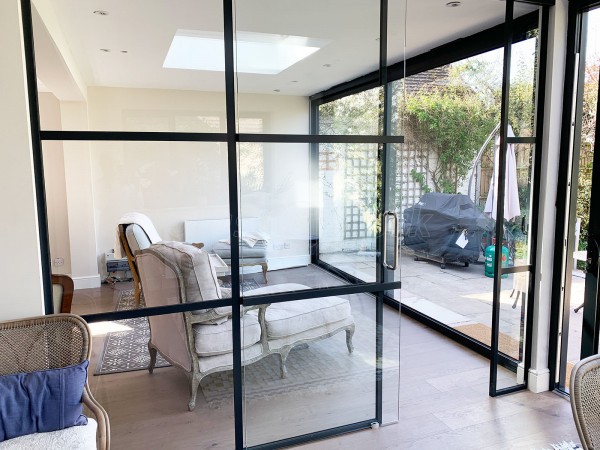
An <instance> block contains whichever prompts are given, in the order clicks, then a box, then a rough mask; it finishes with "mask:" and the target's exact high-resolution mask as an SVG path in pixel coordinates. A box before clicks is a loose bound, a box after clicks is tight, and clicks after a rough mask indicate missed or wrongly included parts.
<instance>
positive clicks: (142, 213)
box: [43, 141, 229, 312]
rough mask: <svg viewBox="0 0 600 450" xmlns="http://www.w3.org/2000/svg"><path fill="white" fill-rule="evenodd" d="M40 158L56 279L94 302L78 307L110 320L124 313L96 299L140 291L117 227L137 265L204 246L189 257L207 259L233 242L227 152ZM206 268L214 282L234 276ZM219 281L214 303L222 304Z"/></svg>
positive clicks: (130, 149)
mask: <svg viewBox="0 0 600 450" xmlns="http://www.w3.org/2000/svg"><path fill="white" fill-rule="evenodd" d="M43 155H44V162H45V168H46V176H45V187H46V191H47V193H48V195H47V203H48V225H49V242H50V254H51V261H52V270H53V272H54V273H63V274H69V275H71V277H72V278H73V279H74V280H75V288H76V289H82V290H83V291H84V292H87V293H88V295H87V296H82V297H79V299H80V301H82V302H85V305H84V304H80V305H79V307H83V308H88V309H89V310H93V311H94V312H99V310H100V311H113V310H115V309H116V308H117V307H118V305H117V304H116V303H115V302H112V301H110V302H104V301H100V300H98V299H97V298H96V295H97V289H98V288H102V289H105V288H106V289H109V290H110V289H115V290H116V289H124V288H127V289H135V284H136V283H135V277H136V276H137V271H136V270H134V269H135V265H134V266H133V267H132V265H131V264H130V262H129V261H128V259H127V251H126V248H125V247H124V246H123V245H122V244H121V241H120V239H118V238H117V236H118V231H119V225H125V229H124V230H123V231H124V233H125V240H126V241H127V244H128V249H129V250H130V251H131V253H132V257H135V254H136V252H137V251H139V250H141V249H144V248H147V247H149V246H150V244H151V243H153V242H159V241H175V242H176V243H184V242H188V243H196V244H200V243H204V247H203V248H202V250H199V249H197V248H194V247H191V246H187V247H186V248H187V250H186V251H189V252H191V253H190V254H195V252H196V253H202V254H204V253H206V252H211V251H212V250H213V248H212V246H213V244H212V243H214V242H218V240H219V239H222V238H226V237H227V236H228V234H229V225H228V224H229V207H228V181H227V180H228V177H227V154H226V145H225V144H222V143H187V142H77V141H65V142H62V141H47V142H44V143H43ZM205 192H210V193H211V195H202V193H205ZM214 220H220V221H221V222H219V224H221V226H220V227H219V226H216V227H215V226H213V223H214V222H213V221H214ZM136 223H137V224H138V225H139V226H140V227H141V229H142V230H143V231H142V232H141V234H140V233H139V231H135V230H136V228H135V227H133V226H132V225H131V224H136ZM130 227H131V229H129V228H130ZM128 230H129V231H128ZM190 247H191V248H190ZM210 258H211V261H212V263H213V266H214V267H215V270H216V272H217V274H218V275H222V274H224V273H226V272H227V271H228V267H227V265H226V264H224V263H223V262H222V261H219V260H217V259H215V258H216V257H215V256H214V255H213V256H210ZM207 269H208V270H209V272H210V270H211V268H210V267H208V268H207ZM213 279H214V283H213V288H212V291H211V292H213V294H211V295H210V296H209V297H210V298H212V299H214V298H218V297H219V296H220V294H219V292H220V290H219V286H218V285H217V279H216V276H215V278H213ZM215 296H217V297H215ZM188 297H189V298H190V300H191V299H193V298H194V299H196V301H199V300H201V299H205V300H206V299H207V298H205V297H206V296H205V297H202V296H201V298H197V297H193V298H192V296H190V295H188ZM139 304H140V305H141V306H143V305H144V303H143V296H142V297H141V298H140V303H139Z"/></svg>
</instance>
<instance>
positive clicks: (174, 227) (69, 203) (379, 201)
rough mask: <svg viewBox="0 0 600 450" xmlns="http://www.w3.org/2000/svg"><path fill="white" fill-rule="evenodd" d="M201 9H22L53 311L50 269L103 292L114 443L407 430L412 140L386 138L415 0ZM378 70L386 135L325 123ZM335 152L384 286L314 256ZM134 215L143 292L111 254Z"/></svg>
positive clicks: (234, 442) (100, 325)
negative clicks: (406, 180) (408, 7)
mask: <svg viewBox="0 0 600 450" xmlns="http://www.w3.org/2000/svg"><path fill="white" fill-rule="evenodd" d="M181 3H182V5H181V8H173V6H174V4H173V3H171V4H170V5H169V6H168V7H167V6H156V8H155V9H145V8H140V10H142V11H144V13H143V14H142V15H141V16H140V15H139V14H134V12H133V10H132V9H128V8H125V7H124V6H123V5H121V6H114V10H112V11H104V10H96V11H87V10H86V7H85V5H82V4H80V3H79V2H71V1H70V0H64V1H63V0H61V1H58V2H56V3H55V4H54V7H55V10H54V11H49V10H44V9H43V8H41V9H40V10H39V11H38V10H37V9H35V8H32V5H31V3H30V2H29V0H23V1H22V5H23V9H22V10H23V24H24V32H25V36H26V43H27V65H28V67H27V69H28V74H29V79H28V83H29V94H30V99H31V109H30V111H31V123H32V138H33V147H34V153H35V154H34V160H35V161H36V167H35V169H36V177H37V178H36V186H37V188H38V190H39V192H38V202H39V208H38V212H39V220H40V230H42V231H41V239H40V240H41V246H42V249H43V250H47V255H48V257H44V260H43V261H42V265H43V267H44V270H45V285H46V287H47V289H46V291H47V292H46V310H47V312H48V313H51V312H52V303H51V295H50V293H49V286H50V284H49V283H50V280H49V276H50V273H51V271H52V270H61V269H60V268H61V267H64V266H68V269H69V273H71V274H72V275H73V278H75V281H76V283H78V284H79V285H80V287H87V288H89V289H95V290H94V291H90V294H89V297H88V298H89V299H90V301H89V303H88V304H86V305H78V306H77V307H78V308H79V309H78V310H75V311H74V312H77V313H81V314H82V315H83V317H84V318H85V320H86V321H87V322H88V323H89V324H90V325H91V326H92V329H93V330H94V332H95V333H96V334H95V338H94V343H95V345H100V346H101V349H102V350H101V351H99V355H98V363H97V367H96V368H95V369H94V374H95V375H98V376H94V377H90V378H91V385H92V389H93V390H97V391H98V392H100V393H101V394H100V395H96V397H99V396H100V398H101V401H102V400H104V401H103V404H104V405H105V406H106V408H107V410H108V412H109V416H110V417H111V421H112V423H113V431H114V432H115V433H114V434H115V437H113V442H114V443H115V445H118V444H121V445H127V444H128V442H127V440H128V439H138V440H137V441H136V442H137V443H138V444H139V443H140V442H141V440H142V439H145V438H146V435H148V436H150V435H153V430H155V429H160V428H161V427H162V429H163V431H166V433H156V435H154V437H153V438H152V442H153V445H169V444H172V442H167V441H165V439H168V436H172V437H173V438H174V439H179V440H180V443H181V445H188V446H189V445H192V444H193V442H194V439H195V437H196V438H198V437H199V438H201V439H203V441H206V442H208V441H212V442H214V443H218V444H219V445H223V446H225V447H235V448H279V447H281V446H283V445H293V444H296V443H301V442H305V441H309V440H313V439H318V438H323V437H327V436H331V435H335V434H339V433H343V432H347V431H352V430H358V429H361V428H366V427H369V426H372V425H373V424H378V425H379V424H385V423H389V422H393V421H396V420H397V419H398V389H399V385H398V377H399V370H398V365H399V315H398V314H397V311H396V310H395V309H393V308H389V307H387V306H385V305H384V293H385V292H394V291H396V290H398V289H399V288H400V282H399V280H397V279H395V278H394V270H395V269H396V266H397V259H398V245H397V237H398V232H397V229H398V217H397V215H396V210H395V209H394V207H393V204H394V200H393V196H392V197H390V193H392V194H393V193H394V190H393V184H394V175H395V173H396V170H395V168H394V167H393V166H392V165H391V164H392V163H391V161H393V158H391V157H390V148H391V147H392V146H396V147H397V146H400V145H402V142H403V137H402V135H401V134H400V133H399V132H397V133H393V132H392V131H391V130H390V129H389V126H388V122H389V117H390V114H391V112H390V103H389V92H388V90H389V87H388V84H387V66H388V60H391V59H393V60H394V61H398V60H404V59H405V58H404V53H403V52H404V33H403V28H402V27H403V26H404V20H405V19H404V14H405V2H400V3H399V4H394V6H393V7H391V8H390V9H389V10H388V4H387V0H381V1H380V0H373V1H367V2H360V5H355V7H354V8H332V9H331V10H324V9H323V7H322V5H321V4H314V5H306V4H302V5H300V4H299V5H297V6H296V7H294V8H295V9H294V10H290V6H289V5H286V7H285V9H281V10H278V9H277V8H274V9H271V10H269V11H268V12H267V11H265V13H264V14H262V15H257V14H256V10H255V8H254V7H252V8H250V6H249V5H248V4H246V3H244V2H240V3H238V4H234V2H232V1H230V0H225V1H223V2H222V3H221V2H220V1H213V0H204V1H202V2H196V3H193V2H185V1H183V0H182V1H181ZM249 8H250V9H249ZM392 22H393V23H394V28H393V30H389V29H388V23H392ZM335 24H337V25H335ZM128 25H131V26H128ZM148 29H150V30H152V31H151V32H147V30H148ZM84 36H87V37H85V38H84ZM92 36H93V37H92ZM88 37H89V38H88ZM169 44H170V45H169ZM350 55H351V57H350ZM53 64H54V65H53ZM36 65H37V67H36ZM373 67H377V68H378V72H379V73H380V76H379V77H378V79H377V82H376V86H375V87H376V88H377V86H379V88H377V89H378V95H377V97H376V98H375V105H376V106H375V108H370V109H369V110H368V111H367V115H371V116H370V117H369V120H371V121H372V124H374V126H369V127H363V128H360V129H352V128H348V129H346V130H344V131H340V130H334V131H333V132H319V133H311V130H310V127H309V125H310V123H311V115H310V108H309V101H308V96H309V95H310V94H313V93H314V92H318V91H320V90H323V89H324V88H325V87H327V86H330V85H335V84H339V83H340V82H342V81H345V80H346V79H347V77H348V74H356V75H359V74H361V73H367V72H368V71H370V70H372V69H373ZM36 68H37V73H36ZM51 69H54V71H53V70H51ZM60 70H64V71H65V73H64V74H63V77H62V78H61V79H60V80H57V79H55V78H53V77H54V76H55V75H56V74H60V73H61V72H60ZM65 86H67V87H68V88H69V89H73V91H72V92H70V91H69V92H68V93H67V90H68V89H67V87H65ZM371 100H373V99H369V101H371ZM369 106H372V104H370V105H369ZM358 107H359V108H360V107H361V105H358ZM324 148H329V149H331V148H333V150H332V153H336V155H337V158H338V163H339V165H338V167H337V169H336V168H333V166H329V167H331V168H333V170H334V172H335V174H334V176H333V177H332V178H331V180H330V183H329V188H331V189H332V190H331V193H332V196H335V195H339V192H346V193H348V192H350V193H351V195H350V196H349V197H348V198H347V199H346V200H348V199H349V200H351V201H347V202H346V203H345V204H344V208H346V207H347V211H348V212H349V214H350V215H355V216H356V217H358V218H357V220H355V221H351V222H348V226H349V227H350V228H348V232H349V233H350V234H351V237H353V236H352V234H353V233H355V232H356V233H359V234H361V237H362V238H364V239H367V240H369V242H370V243H369V245H368V246H365V247H364V248H363V250H361V251H364V252H365V257H366V258H368V259H369V269H368V270H371V271H372V272H371V273H372V275H373V276H372V278H370V279H359V278H356V279H355V280H348V279H344V278H340V277H338V276H336V274H335V272H333V273H332V272H330V271H326V270H323V269H322V268H320V267H317V266H316V265H314V264H313V262H314V261H312V260H311V255H312V254H313V253H314V252H313V251H312V250H311V249H312V248H314V247H315V246H317V247H318V246H319V245H320V244H319V241H318V235H317V234H316V231H317V230H318V229H319V228H320V223H321V222H322V221H323V220H324V215H323V211H325V210H327V208H328V206H327V205H324V204H322V201H321V199H322V195H323V190H322V186H319V185H318V184H315V183H314V182H313V181H314V175H315V173H318V171H319V170H320V164H321V163H322V161H320V160H319V159H318V157H319V156H318V155H319V152H318V151H315V149H324ZM340 161H345V162H343V163H340ZM332 164H334V163H332ZM336 170H337V171H336ZM315 171H316V172H315ZM356 180H358V181H356ZM342 203H344V202H343V201H342ZM61 211H62V212H64V214H65V215H66V217H67V220H66V221H65V220H61V216H60V213H61ZM140 212H141V213H143V214H142V216H143V217H141V218H140V214H139V213H140ZM365 214H366V215H367V216H368V229H365V228H363V225H362V224H364V223H365V222H364V216H365ZM132 217H135V221H133V222H132ZM349 217H350V216H349ZM130 225H139V226H141V228H142V229H143V231H144V235H142V238H144V239H147V240H148V241H149V243H150V242H151V243H152V245H151V246H150V248H144V247H143V246H142V245H140V246H139V247H140V250H139V253H136V254H134V258H132V261H133V262H130V263H129V264H130V265H129V266H128V267H129V268H130V269H131V272H133V271H134V270H136V271H137V272H139V277H140V279H141V292H142V294H141V296H140V298H139V300H138V298H136V297H135V296H134V294H133V292H134V290H133V289H132V287H133V286H132V284H131V282H130V281H129V280H128V275H129V273H128V272H129V271H127V270H121V271H120V272H122V273H121V274H119V273H117V274H115V273H114V271H112V270H110V265H108V264H107V262H108V261H110V260H112V259H113V258H114V259H117V260H119V261H121V259H120V258H119V257H118V255H117V253H118V250H121V248H120V247H122V246H123V247H124V248H123V249H122V250H123V251H125V252H127V250H128V249H127V248H126V247H127V246H131V245H132V244H131V242H133V241H131V242H130V241H129V239H131V236H130V235H127V229H129V228H128V227H129V226H130ZM134 228H135V227H134ZM134 228H131V230H130V231H131V233H134V231H133V230H134ZM115 230H118V231H119V232H120V233H121V234H120V235H119V239H120V240H117V241H115ZM144 236H145V237H144ZM65 237H66V239H65ZM134 237H135V236H134ZM135 239H136V242H137V243H138V244H139V243H140V242H141V241H139V240H137V239H138V237H135ZM65 240H66V241H67V243H68V244H69V245H65ZM185 242H188V243H192V242H193V243H195V245H196V246H191V247H190V245H189V244H186V243H185ZM200 244H202V245H203V246H204V247H203V249H198V248H197V247H199V246H200ZM332 245H333V246H334V247H335V245H336V244H332ZM69 246H70V248H69ZM111 250H112V251H111ZM129 250H131V253H134V252H135V251H136V249H134V248H133V247H132V248H131V249H129ZM205 250H206V251H205ZM337 250H339V251H340V252H342V251H343V250H344V249H343V248H342V247H341V246H339V245H338V246H337ZM63 251H65V252H67V253H65V254H63V253H61V252H63ZM42 254H45V253H44V252H42ZM66 254H68V257H66V256H65V255H66ZM173 255H180V256H177V257H176V256H173ZM181 255H188V256H189V257H190V258H192V260H193V261H194V262H193V268H194V272H193V273H194V274H195V275H194V276H196V277H197V279H198V280H200V281H198V283H199V286H200V288H199V292H198V290H196V289H195V288H193V287H191V285H190V284H189V283H188V282H189V280H190V279H189V278H186V277H188V276H191V275H190V274H189V272H186V269H185V268H184V265H183V263H181V259H180V258H184V256H181ZM188 256H186V257H185V258H187V257H188ZM201 260H202V261H204V266H203V267H204V268H205V269H206V270H208V272H201V271H202V270H205V269H201V268H200V261H201ZM62 270H65V271H67V268H64V269H62ZM86 271H87V272H86ZM94 271H97V273H98V275H94ZM116 272H119V270H117V271H116ZM186 273H187V275H186ZM201 273H203V275H198V274H201ZM100 279H102V280H103V281H104V282H103V283H102V285H100ZM134 280H136V279H135V277H134ZM96 281H98V285H99V287H96V286H95V284H94V283H95V282H96ZM85 283H88V285H86V284H85ZM136 288H137V286H136ZM92 292H93V293H92ZM94 296H97V298H98V300H96V299H95V297H94ZM100 299H102V300H100ZM134 335H135V336H134ZM215 335H217V337H215ZM132 336H134V337H132ZM223 336H224V337H223ZM148 339H150V343H149V344H148V348H147V347H146V344H145V343H146V342H148ZM125 341H127V342H126V343H125ZM136 342H137V344H136ZM140 342H141V343H143V345H141V346H140V345H138V344H139V343H140ZM150 358H152V359H150ZM155 365H156V369H154V367H155ZM169 366H170V367H169ZM90 367H91V366H90ZM148 367H150V368H151V373H152V374H151V375H150V374H148V373H147V372H146V371H145V370H144V369H146V368H148ZM181 369H183V372H185V373H186V376H187V380H186V377H185V376H184V374H183V373H182V370H181ZM122 372H127V373H122ZM150 392H152V394H151V395H149V393H150ZM386 394H387V395H386ZM155 401H156V402H161V404H162V405H163V406H162V407H160V408H158V407H156V403H154V402H155ZM188 409H189V410H190V411H189V412H188V411H187V410H188ZM186 424H187V426H186ZM169 427H171V429H169ZM132 429H134V430H145V431H143V432H142V433H143V434H144V436H142V435H141V434H139V435H138V436H137V438H136V432H135V431H134V432H132V431H131V430H132ZM186 439H189V441H186ZM129 443H130V442H129Z"/></svg>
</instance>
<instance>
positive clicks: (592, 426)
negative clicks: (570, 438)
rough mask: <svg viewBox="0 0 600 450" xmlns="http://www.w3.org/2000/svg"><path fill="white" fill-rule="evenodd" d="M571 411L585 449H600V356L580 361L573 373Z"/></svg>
mask: <svg viewBox="0 0 600 450" xmlns="http://www.w3.org/2000/svg"><path fill="white" fill-rule="evenodd" d="M570 388H571V392H570V393H571V409H572V410H573V418H574V419H575V425H576V426H577V433H579V438H580V439H581V443H582V445H583V448H584V449H586V450H593V449H600V355H593V356H590V357H588V358H585V359H582V360H581V361H579V362H578V363H577V364H576V365H575V367H573V371H572V372H571V386H570Z"/></svg>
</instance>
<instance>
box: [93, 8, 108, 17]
mask: <svg viewBox="0 0 600 450" xmlns="http://www.w3.org/2000/svg"><path fill="white" fill-rule="evenodd" d="M94 14H97V15H99V16H108V11H103V10H102V9H97V10H96V11H94Z"/></svg>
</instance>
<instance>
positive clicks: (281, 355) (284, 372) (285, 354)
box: [279, 348, 291, 378]
mask: <svg viewBox="0 0 600 450" xmlns="http://www.w3.org/2000/svg"><path fill="white" fill-rule="evenodd" d="M290 350H291V349H289V348H288V349H287V350H284V351H283V352H282V353H279V360H280V361H281V378H287V367H285V361H286V360H287V357H288V355H289V354H290Z"/></svg>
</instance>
